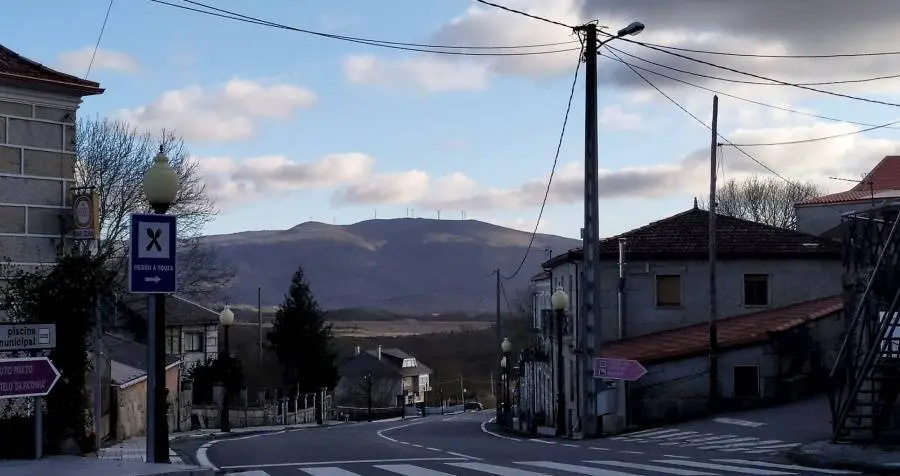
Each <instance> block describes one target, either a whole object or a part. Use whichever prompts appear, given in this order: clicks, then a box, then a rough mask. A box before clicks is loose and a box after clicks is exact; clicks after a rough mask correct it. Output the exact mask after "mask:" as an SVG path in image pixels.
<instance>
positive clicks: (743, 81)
mask: <svg viewBox="0 0 900 476" xmlns="http://www.w3.org/2000/svg"><path fill="white" fill-rule="evenodd" d="M607 48H609V49H611V50H614V51H615V52H617V53H619V54H622V55H625V56H628V57H631V58H634V59H636V60H639V61H643V62H645V63H650V64H652V65H654V66H659V67H660V68H665V69H669V70H672V71H677V72H679V73H682V74H689V75H691V76H699V77H701V78H707V79H714V80H716V81H725V82H728V83H737V84H755V85H758V86H784V85H783V84H778V83H771V82H765V81H750V80H746V79H734V78H722V77H719V76H711V75H708V74H703V73H697V72H694V71H687V70H684V69H679V68H676V67H674V66H669V65H665V64H662V63H657V62H655V61H650V60H648V59H646V58H641V57H640V56H637V55H633V54H631V53H628V52H627V51H622V50H620V49H618V48H615V47H612V46H608V45H607ZM897 78H900V74H889V75H884V76H874V77H869V78H859V79H842V80H837V81H815V82H805V83H794V84H792V85H793V86H833V85H838V84H858V83H869V82H872V81H882V80H885V79H897Z"/></svg>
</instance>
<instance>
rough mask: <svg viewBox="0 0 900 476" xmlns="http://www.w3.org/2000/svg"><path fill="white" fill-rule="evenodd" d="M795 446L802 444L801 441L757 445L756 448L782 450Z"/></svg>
mask: <svg viewBox="0 0 900 476" xmlns="http://www.w3.org/2000/svg"><path fill="white" fill-rule="evenodd" d="M795 446H800V443H785V444H782V445H771V446H757V447H756V448H754V449H757V450H781V449H785V448H793V447H795Z"/></svg>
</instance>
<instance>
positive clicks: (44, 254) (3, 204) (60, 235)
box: [0, 45, 103, 268]
mask: <svg viewBox="0 0 900 476" xmlns="http://www.w3.org/2000/svg"><path fill="white" fill-rule="evenodd" d="M101 93H103V89H101V88H100V85H99V84H98V83H96V82H93V81H87V80H84V79H80V78H77V77H75V76H71V75H68V74H64V73H61V72H59V71H55V70H53V69H50V68H48V67H46V66H44V65H42V64H40V63H37V62H35V61H32V60H30V59H28V58H25V57H23V56H21V55H19V54H17V53H15V52H13V51H11V50H9V49H8V48H5V47H4V46H3V45H0V259H2V260H3V261H10V262H12V264H15V265H19V266H22V267H26V268H33V267H36V266H41V265H47V264H52V263H54V262H55V261H56V255H57V253H58V251H59V250H61V249H62V247H63V246H65V244H66V243H65V242H64V237H65V235H66V234H67V229H68V223H69V222H70V220H71V218H70V217H71V213H70V208H69V207H70V204H69V189H70V187H72V186H73V185H74V182H75V118H76V113H77V111H78V107H79V105H80V104H81V101H82V98H84V97H85V96H91V95H96V94H101Z"/></svg>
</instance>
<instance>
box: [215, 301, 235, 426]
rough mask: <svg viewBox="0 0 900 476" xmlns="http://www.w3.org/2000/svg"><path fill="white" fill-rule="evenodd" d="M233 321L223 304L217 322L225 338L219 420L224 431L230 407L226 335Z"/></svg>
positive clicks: (229, 415) (229, 416) (228, 352)
mask: <svg viewBox="0 0 900 476" xmlns="http://www.w3.org/2000/svg"><path fill="white" fill-rule="evenodd" d="M233 323H234V313H233V312H232V311H231V309H229V308H228V306H225V309H222V312H220V313H219V324H222V327H223V328H224V329H225V333H224V336H223V337H224V338H225V355H224V357H225V360H224V361H223V362H222V363H223V364H224V368H225V375H224V376H223V377H222V379H223V382H222V417H221V418H220V420H221V424H220V426H221V430H222V431H223V432H225V433H228V432H230V431H231V408H229V403H230V402H229V401H228V384H229V383H230V382H229V377H230V372H231V343H230V342H229V340H228V335H229V334H230V333H229V332H228V331H229V330H230V329H231V324H233Z"/></svg>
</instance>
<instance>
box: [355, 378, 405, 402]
mask: <svg viewBox="0 0 900 476" xmlns="http://www.w3.org/2000/svg"><path fill="white" fill-rule="evenodd" d="M399 384H400V380H399V378H396V377H394V378H390V377H379V376H373V377H371V382H370V381H369V377H368V376H362V377H358V378H348V379H346V383H342V384H341V387H344V388H342V389H341V392H340V400H341V401H340V403H341V404H343V405H348V406H351V407H359V408H368V405H369V396H370V391H371V397H372V408H386V407H394V406H396V405H397V398H398V397H399V395H400V393H399V387H400V385H399ZM369 385H371V390H370V387H369Z"/></svg>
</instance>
